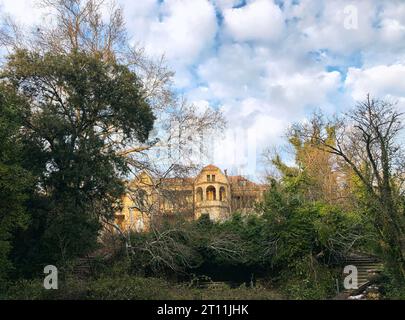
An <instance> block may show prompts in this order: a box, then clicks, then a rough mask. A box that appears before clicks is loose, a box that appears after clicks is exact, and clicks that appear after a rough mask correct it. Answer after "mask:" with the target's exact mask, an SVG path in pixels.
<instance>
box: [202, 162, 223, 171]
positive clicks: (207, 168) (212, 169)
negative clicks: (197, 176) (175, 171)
mask: <svg viewBox="0 0 405 320" xmlns="http://www.w3.org/2000/svg"><path fill="white" fill-rule="evenodd" d="M214 170H215V171H221V169H219V168H218V167H217V166H214V165H213V164H209V165H208V166H205V167H204V168H202V170H201V172H202V171H214Z"/></svg>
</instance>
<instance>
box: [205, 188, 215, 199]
mask: <svg viewBox="0 0 405 320" xmlns="http://www.w3.org/2000/svg"><path fill="white" fill-rule="evenodd" d="M206 193H207V200H208V201H212V200H217V192H216V190H215V187H214V186H209V187H207V192H206Z"/></svg>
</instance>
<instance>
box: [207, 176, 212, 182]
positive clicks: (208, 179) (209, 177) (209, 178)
mask: <svg viewBox="0 0 405 320" xmlns="http://www.w3.org/2000/svg"><path fill="white" fill-rule="evenodd" d="M207 181H208V182H211V176H210V175H209V174H207Z"/></svg>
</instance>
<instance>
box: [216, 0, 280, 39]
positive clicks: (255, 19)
mask: <svg viewBox="0 0 405 320" xmlns="http://www.w3.org/2000/svg"><path fill="white" fill-rule="evenodd" d="M223 14H224V20H225V27H226V28H227V30H228V32H229V33H230V35H231V36H232V37H233V39H235V40H237V41H255V40H258V41H266V40H276V39H278V38H279V37H280V35H281V33H282V31H283V27H284V18H283V14H282V12H281V10H280V8H279V7H278V6H277V5H275V4H274V2H273V1H271V0H255V1H251V2H249V3H248V4H247V5H245V6H243V7H240V8H229V9H226V10H224V13H223Z"/></svg>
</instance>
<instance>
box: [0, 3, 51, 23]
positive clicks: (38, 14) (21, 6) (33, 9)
mask: <svg viewBox="0 0 405 320" xmlns="http://www.w3.org/2000/svg"><path fill="white" fill-rule="evenodd" d="M35 3H36V1H34V0H0V13H1V14H2V15H3V14H8V15H11V17H13V18H14V19H15V20H16V21H17V22H18V24H20V25H25V26H29V25H32V24H37V23H40V22H41V20H42V13H43V11H42V10H41V9H40V8H39V7H38V6H36V5H35Z"/></svg>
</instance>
